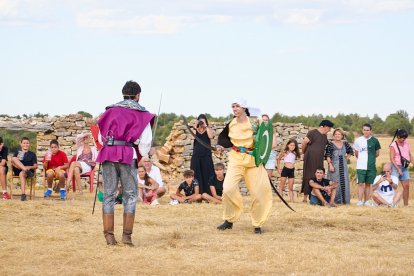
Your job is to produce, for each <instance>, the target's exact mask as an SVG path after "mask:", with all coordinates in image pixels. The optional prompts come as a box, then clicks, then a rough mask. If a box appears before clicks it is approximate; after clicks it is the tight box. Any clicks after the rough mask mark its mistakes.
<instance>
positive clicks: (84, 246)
mask: <svg viewBox="0 0 414 276" xmlns="http://www.w3.org/2000/svg"><path fill="white" fill-rule="evenodd" d="M37 194H38V195H39V196H40V192H38V193H37ZM16 198H17V197H16ZM411 200H413V197H411ZM92 203H93V195H92V194H86V195H83V196H77V197H76V198H75V199H73V198H72V194H70V195H69V199H68V200H67V201H60V200H58V199H57V198H56V199H51V200H44V199H42V198H39V197H37V198H36V199H35V200H34V201H27V202H21V201H19V200H17V199H15V200H9V201H0V260H1V264H0V275H57V274H65V275H103V274H105V275H114V274H117V275H141V274H142V275H150V274H152V275H154V274H155V275H186V274H187V275H195V274H196V275H211V274H220V275H252V274H253V275H274V274H291V275H297V274H299V275H303V274H322V273H323V274H333V275H344V274H353V275H355V274H365V275H374V274H375V275H378V274H380V275H390V274H394V275H412V274H413V273H414V261H413V260H414V259H413V257H412V256H413V255H414V242H413V241H414V232H413V230H412V229H413V227H414V207H413V204H414V202H413V201H411V205H412V206H409V207H405V208H397V209H391V208H372V207H371V208H370V207H355V205H353V206H340V207H337V208H330V209H328V208H324V207H311V206H307V205H303V204H302V203H296V204H293V207H294V208H295V209H296V210H297V212H296V213H293V212H291V211H289V210H288V209H287V208H286V207H284V206H283V205H282V204H281V203H279V202H278V200H276V199H275V200H274V206H273V209H272V213H271V217H270V219H269V221H268V223H267V224H266V226H265V227H264V229H265V231H266V232H265V233H264V234H263V235H255V234H253V233H252V232H253V231H252V228H251V225H250V218H249V214H248V206H249V203H250V198H248V197H246V198H245V212H246V213H245V214H243V215H242V217H241V220H240V221H239V222H238V223H236V224H235V225H234V228H233V229H232V230H228V231H224V232H219V231H217V230H216V229H215V227H216V225H218V224H219V223H221V221H222V219H221V212H222V207H221V206H220V205H212V204H206V203H203V204H192V205H177V206H170V205H168V199H167V198H166V197H164V198H162V199H161V203H162V204H161V205H159V206H155V207H152V206H143V205H138V211H137V217H136V220H135V231H134V234H133V240H134V242H135V244H136V246H135V247H133V248H130V247H126V246H123V245H118V246H115V247H108V246H106V244H105V241H104V237H103V234H102V223H101V213H100V212H101V209H100V207H101V204H100V203H98V205H97V207H98V208H97V210H96V212H95V214H94V215H92V214H91V210H92ZM116 207H117V208H116V222H115V224H116V225H115V231H116V238H117V239H120V238H121V231H122V221H121V213H122V209H121V206H116Z"/></svg>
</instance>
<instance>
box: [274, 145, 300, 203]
mask: <svg viewBox="0 0 414 276" xmlns="http://www.w3.org/2000/svg"><path fill="white" fill-rule="evenodd" d="M282 159H283V169H281V167H280V161H281V160H282ZM296 159H300V151H299V147H298V142H297V141H296V139H290V140H289V141H288V142H287V143H286V146H285V149H284V150H283V151H282V152H281V153H280V154H279V157H278V159H277V167H278V171H279V174H280V184H279V194H280V195H281V196H283V190H284V189H285V183H286V178H287V179H288V187H289V199H290V202H292V203H293V202H294V200H293V182H294V180H295V162H296Z"/></svg>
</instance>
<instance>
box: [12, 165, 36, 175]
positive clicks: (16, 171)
mask: <svg viewBox="0 0 414 276" xmlns="http://www.w3.org/2000/svg"><path fill="white" fill-rule="evenodd" d="M21 171H22V170H21V169H18V168H16V167H13V175H14V176H19V175H20V172H21ZM30 171H31V172H32V173H33V175H34V173H35V171H34V170H30Z"/></svg>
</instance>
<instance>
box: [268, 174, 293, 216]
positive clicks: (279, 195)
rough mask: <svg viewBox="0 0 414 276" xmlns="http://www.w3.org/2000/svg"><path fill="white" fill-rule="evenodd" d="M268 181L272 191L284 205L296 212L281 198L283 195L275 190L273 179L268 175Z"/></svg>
mask: <svg viewBox="0 0 414 276" xmlns="http://www.w3.org/2000/svg"><path fill="white" fill-rule="evenodd" d="M269 183H270V186H272V188H273V191H275V193H276V194H277V196H278V197H279V198H280V200H281V201H282V202H283V203H284V204H285V205H286V207H288V208H289V209H290V210H292V211H293V212H296V211H295V210H293V208H292V207H290V205H289V203H287V202H286V200H285V199H284V198H283V196H282V195H281V194H279V192H278V191H277V189H276V187H275V185H273V181H272V179H271V178H270V177H269Z"/></svg>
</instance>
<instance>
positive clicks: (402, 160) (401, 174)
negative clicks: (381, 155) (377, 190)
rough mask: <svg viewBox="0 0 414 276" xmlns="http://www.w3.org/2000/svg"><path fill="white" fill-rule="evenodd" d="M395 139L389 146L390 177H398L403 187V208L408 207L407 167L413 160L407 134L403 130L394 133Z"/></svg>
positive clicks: (408, 181)
mask: <svg viewBox="0 0 414 276" xmlns="http://www.w3.org/2000/svg"><path fill="white" fill-rule="evenodd" d="M395 136H396V137H397V139H396V140H395V141H393V142H392V143H391V145H390V159H391V164H392V175H393V176H396V177H398V179H399V180H400V181H401V184H402V187H403V194H402V197H403V201H404V206H408V195H409V193H410V172H409V171H408V167H409V165H410V163H411V160H413V158H412V155H411V151H410V144H409V143H408V141H407V137H408V133H407V131H406V130H405V129H398V130H397V131H396V132H395Z"/></svg>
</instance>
